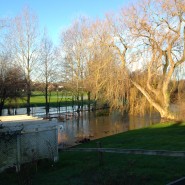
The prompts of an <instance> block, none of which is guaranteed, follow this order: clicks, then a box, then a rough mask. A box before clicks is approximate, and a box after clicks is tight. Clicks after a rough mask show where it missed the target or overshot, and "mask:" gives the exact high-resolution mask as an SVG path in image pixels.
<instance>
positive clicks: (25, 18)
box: [11, 8, 38, 115]
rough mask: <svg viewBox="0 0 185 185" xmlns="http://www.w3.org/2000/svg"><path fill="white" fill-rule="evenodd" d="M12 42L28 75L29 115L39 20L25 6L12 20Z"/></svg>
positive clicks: (17, 58) (13, 48)
mask: <svg viewBox="0 0 185 185" xmlns="http://www.w3.org/2000/svg"><path fill="white" fill-rule="evenodd" d="M12 25H13V26H12V31H11V39H12V40H11V41H12V42H11V43H12V46H11V47H12V50H13V54H14V60H15V62H17V63H18V64H19V65H20V66H21V67H22V68H23V69H24V73H25V76H26V96H27V100H26V103H27V105H26V106H27V115H30V97H31V77H32V75H33V70H34V67H35V64H36V61H37V59H38V22H37V17H36V16H35V15H33V14H32V12H31V11H30V10H29V9H28V8H25V9H23V11H22V13H21V14H20V15H18V16H16V17H15V18H14V19H13V20H12Z"/></svg>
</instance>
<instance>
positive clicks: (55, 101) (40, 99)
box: [5, 91, 88, 108]
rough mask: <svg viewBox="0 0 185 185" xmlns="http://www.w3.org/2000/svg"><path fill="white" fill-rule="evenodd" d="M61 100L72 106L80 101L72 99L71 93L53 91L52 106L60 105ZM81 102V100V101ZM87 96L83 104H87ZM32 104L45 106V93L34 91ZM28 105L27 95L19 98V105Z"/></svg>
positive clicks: (63, 104) (64, 103) (63, 103)
mask: <svg viewBox="0 0 185 185" xmlns="http://www.w3.org/2000/svg"><path fill="white" fill-rule="evenodd" d="M59 102H60V106H66V105H67V106H70V105H72V104H75V105H77V104H78V102H77V101H72V96H69V95H67V96H66V95H65V94H64V95H62V93H61V92H59V93H58V94H57V92H51V97H50V101H49V103H50V106H51V107H57V106H59ZM80 103H81V101H80ZM87 103H88V101H87V97H86V96H84V101H83V104H87ZM30 104H31V107H41V106H45V97H44V94H43V93H42V92H40V91H33V92H32V95H31V98H30ZM25 106H26V97H25V98H23V99H20V100H18V107H25ZM6 107H8V102H7V103H6V104H5V108H6Z"/></svg>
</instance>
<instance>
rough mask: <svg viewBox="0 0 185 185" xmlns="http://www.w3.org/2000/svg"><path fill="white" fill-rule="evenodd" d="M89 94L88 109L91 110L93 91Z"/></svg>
mask: <svg viewBox="0 0 185 185" xmlns="http://www.w3.org/2000/svg"><path fill="white" fill-rule="evenodd" d="M87 96H88V111H90V109H91V92H90V91H89V92H88V93H87Z"/></svg>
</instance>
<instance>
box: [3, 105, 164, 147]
mask: <svg viewBox="0 0 185 185" xmlns="http://www.w3.org/2000/svg"><path fill="white" fill-rule="evenodd" d="M84 108H87V107H84ZM76 109H77V107H71V106H69V107H60V108H56V107H53V108H50V114H51V115H58V114H63V113H65V112H68V113H70V114H71V113H72V112H74V111H75V110H76ZM12 111H15V110H12ZM16 113H17V114H26V108H18V109H17V110H16ZM31 114H32V115H33V116H38V117H43V116H44V115H45V109H44V107H34V108H31ZM3 115H8V111H7V110H6V109H5V110H4V112H3ZM64 115H65V114H64ZM56 121H57V120H56ZM159 122H160V115H159V114H157V113H156V114H152V115H151V116H149V115H145V116H144V117H139V116H122V115H121V114H120V113H119V112H114V113H112V114H111V115H109V116H96V113H95V112H88V111H84V112H83V113H81V114H80V116H79V117H72V119H69V120H66V121H64V122H59V121H58V128H59V129H58V143H59V145H61V146H71V145H74V144H77V143H79V142H82V141H84V139H87V140H89V139H90V140H93V139H97V138H102V137H106V136H109V135H114V134H117V133H120V132H126V131H128V130H133V129H137V128H143V127H146V126H149V125H152V124H155V123H159Z"/></svg>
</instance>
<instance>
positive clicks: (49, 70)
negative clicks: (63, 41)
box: [39, 32, 56, 116]
mask: <svg viewBox="0 0 185 185" xmlns="http://www.w3.org/2000/svg"><path fill="white" fill-rule="evenodd" d="M40 47H41V48H40V70H39V71H40V72H41V76H40V79H42V80H43V81H44V84H45V87H44V96H45V103H46V105H45V109H46V116H48V113H49V85H50V83H51V82H53V81H54V79H55V78H54V77H55V76H56V61H55V58H56V57H55V51H54V47H53V43H52V41H51V40H50V39H49V37H48V36H47V34H46V32H45V33H44V36H43V38H42V40H41V45H40Z"/></svg>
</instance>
